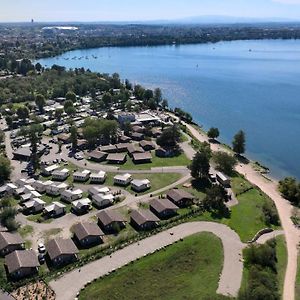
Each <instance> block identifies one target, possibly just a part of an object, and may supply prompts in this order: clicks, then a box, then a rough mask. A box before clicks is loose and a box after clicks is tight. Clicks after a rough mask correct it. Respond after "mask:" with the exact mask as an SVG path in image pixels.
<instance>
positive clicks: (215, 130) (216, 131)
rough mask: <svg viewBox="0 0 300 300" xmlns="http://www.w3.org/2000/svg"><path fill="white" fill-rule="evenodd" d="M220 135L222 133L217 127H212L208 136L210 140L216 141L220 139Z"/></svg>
mask: <svg viewBox="0 0 300 300" xmlns="http://www.w3.org/2000/svg"><path fill="white" fill-rule="evenodd" d="M219 135H220V132H219V129H218V128H216V127H211V128H210V129H209V130H208V132H207V136H208V137H209V138H210V139H213V140H215V139H216V138H218V137H219Z"/></svg>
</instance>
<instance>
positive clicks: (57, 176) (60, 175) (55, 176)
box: [52, 169, 70, 181]
mask: <svg viewBox="0 0 300 300" xmlns="http://www.w3.org/2000/svg"><path fill="white" fill-rule="evenodd" d="M69 176H70V172H69V170H68V169H62V170H55V171H54V172H53V173H52V180H58V181H64V180H66V179H67V178H68V177H69Z"/></svg>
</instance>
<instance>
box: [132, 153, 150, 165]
mask: <svg viewBox="0 0 300 300" xmlns="http://www.w3.org/2000/svg"><path fill="white" fill-rule="evenodd" d="M132 161H133V162H134V163H135V164H147V163H151V161H152V155H151V152H145V153H133V155H132Z"/></svg>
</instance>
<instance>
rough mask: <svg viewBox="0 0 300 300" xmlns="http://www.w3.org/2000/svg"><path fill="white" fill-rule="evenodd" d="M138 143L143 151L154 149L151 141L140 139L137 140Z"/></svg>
mask: <svg viewBox="0 0 300 300" xmlns="http://www.w3.org/2000/svg"><path fill="white" fill-rule="evenodd" d="M139 144H140V146H141V147H142V148H143V149H144V150H145V151H151V150H154V149H155V145H154V144H153V143H152V142H151V141H145V140H142V141H140V142H139Z"/></svg>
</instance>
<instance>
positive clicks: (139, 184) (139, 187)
mask: <svg viewBox="0 0 300 300" xmlns="http://www.w3.org/2000/svg"><path fill="white" fill-rule="evenodd" d="M150 188H151V183H150V181H149V180H148V179H133V180H132V181H131V189H132V190H134V191H135V192H138V193H140V192H144V191H146V190H148V189H150Z"/></svg>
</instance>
